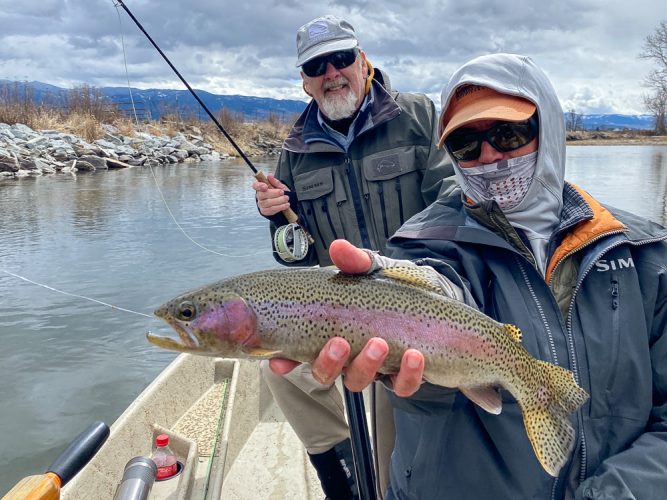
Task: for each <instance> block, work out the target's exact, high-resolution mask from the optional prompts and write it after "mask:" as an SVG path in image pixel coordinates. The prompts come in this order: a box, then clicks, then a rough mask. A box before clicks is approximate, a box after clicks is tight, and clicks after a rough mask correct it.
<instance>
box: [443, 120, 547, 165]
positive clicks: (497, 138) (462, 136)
mask: <svg viewBox="0 0 667 500" xmlns="http://www.w3.org/2000/svg"><path fill="white" fill-rule="evenodd" d="M538 133H539V125H538V120H537V113H535V114H534V115H533V116H531V117H530V118H528V119H527V120H524V121H521V122H500V123H496V124H495V125H494V126H493V127H491V128H490V129H488V130H479V131H478V130H471V129H466V128H461V129H458V130H455V131H454V132H452V133H451V134H449V136H447V139H445V147H446V148H447V151H449V154H450V155H452V157H454V158H455V159H456V160H458V161H471V160H476V159H477V158H479V155H480V153H481V152H482V143H483V142H484V141H486V142H488V143H489V144H491V146H493V148H494V149H496V150H498V151H500V152H501V153H507V152H508V151H514V150H515V149H519V148H522V147H523V146H525V145H526V144H528V143H529V142H530V141H532V140H533V139H535V137H537V134H538Z"/></svg>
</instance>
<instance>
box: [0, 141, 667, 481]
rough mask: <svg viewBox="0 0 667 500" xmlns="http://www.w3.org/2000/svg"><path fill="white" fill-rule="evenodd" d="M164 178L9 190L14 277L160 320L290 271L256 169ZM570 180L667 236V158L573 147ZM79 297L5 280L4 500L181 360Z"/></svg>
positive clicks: (62, 180) (0, 251)
mask: <svg viewBox="0 0 667 500" xmlns="http://www.w3.org/2000/svg"><path fill="white" fill-rule="evenodd" d="M257 165H258V166H260V167H262V168H263V169H264V170H265V171H270V170H272V168H273V165H272V164H269V163H263V162H257ZM154 172H155V178H153V175H152V173H151V170H150V169H147V168H133V169H128V170H119V171H109V172H97V173H93V174H81V175H78V176H76V177H74V176H69V175H65V174H58V175H54V176H48V177H41V178H23V179H18V180H5V181H0V270H4V271H9V272H11V273H15V274H17V275H20V276H22V277H24V278H27V279H30V280H32V281H35V282H38V283H41V284H45V285H48V286H49V287H52V288H56V289H59V290H63V291H66V292H68V293H70V294H73V295H76V296H85V297H88V298H93V299H95V300H98V301H101V302H105V303H108V304H113V305H115V306H117V307H119V308H127V309H130V310H133V311H137V312H141V313H145V314H150V313H151V312H152V310H153V308H154V307H155V306H157V305H159V304H160V303H162V302H163V301H165V300H166V299H169V298H171V297H172V296H173V295H175V294H177V293H179V292H182V291H184V290H186V289H188V288H193V287H195V286H199V285H202V284H204V283H207V282H210V281H213V280H215V279H218V278H223V277H225V276H229V275H232V274H237V273H242V272H249V271H254V270H260V269H266V268H270V267H277V264H276V263H275V261H274V260H273V258H272V256H271V248H270V244H269V239H268V229H267V223H266V222H265V221H264V220H263V219H262V218H261V217H260V216H259V215H258V214H257V211H256V209H255V203H254V196H253V191H252V190H251V189H250V184H251V182H252V176H251V172H250V170H249V169H248V168H247V166H245V164H242V163H240V162H221V163H202V164H190V165H177V166H175V165H172V166H168V167H159V168H156V169H155V170H154ZM567 178H568V179H569V180H571V181H573V182H575V183H577V184H579V185H580V186H582V187H583V188H585V189H587V190H588V191H589V192H590V193H591V194H593V195H594V196H596V197H597V198H599V199H600V200H601V201H604V202H607V203H610V204H613V205H615V206H617V207H619V208H623V209H626V210H630V211H634V212H637V213H639V214H642V215H644V216H646V217H649V218H651V219H653V220H655V221H657V222H660V223H662V224H665V223H667V147H664V146H663V147H653V146H633V147H620V146H619V147H615V146H613V147H612V146H577V147H568V169H567ZM163 197H164V198H163ZM167 207H168V208H167ZM169 210H170V211H171V212H172V213H173V219H175V221H176V222H174V220H173V219H172V218H171V216H170V213H169ZM176 223H178V225H180V226H181V227H182V228H183V230H184V231H185V232H186V233H187V234H188V235H189V236H190V237H191V238H192V239H193V240H194V241H195V242H196V243H197V244H199V245H202V246H204V247H206V248H209V249H210V250H212V251H213V252H217V253H212V252H210V251H206V250H204V249H202V248H201V247H200V246H197V245H196V244H195V243H193V242H191V241H190V240H188V239H187V237H186V236H185V235H184V234H183V232H181V231H180V229H179V227H178V225H177V224H176ZM73 295H64V294H62V293H58V292H56V291H54V290H51V289H48V288H44V287H41V286H38V285H35V284H31V283H28V282H25V281H23V280H21V279H19V278H16V277H14V276H10V275H8V274H6V273H4V272H0V352H1V353H2V356H1V358H0V359H1V360H2V362H1V363H0V402H1V404H0V451H1V453H0V494H3V493H4V492H5V491H7V490H8V489H9V488H10V487H11V486H12V485H13V484H14V483H15V482H16V481H18V480H19V479H20V478H21V477H23V476H25V475H29V474H34V473H39V472H41V471H42V470H43V469H44V468H46V467H47V466H48V465H49V464H50V462H51V461H52V460H53V459H54V458H55V457H56V456H57V455H58V454H59V453H60V452H61V451H62V450H63V449H64V448H65V447H66V446H67V444H68V443H69V441H70V440H71V439H72V438H73V437H74V436H76V435H77V434H78V433H79V432H80V431H82V430H83V429H84V428H86V427H87V426H88V425H89V424H90V423H91V422H92V421H94V420H103V421H105V422H107V423H108V424H111V423H112V422H113V421H114V420H115V419H116V417H118V415H120V413H122V411H123V410H124V409H125V407H126V406H127V405H128V404H129V403H130V402H131V401H132V400H133V399H134V398H135V397H136V396H137V395H138V394H139V393H140V392H141V391H142V390H143V389H144V388H145V387H146V386H147V385H148V384H149V383H150V381H151V380H152V379H153V378H154V377H155V376H156V375H157V374H158V373H159V372H160V371H161V370H162V369H163V368H164V367H165V366H166V365H167V364H168V363H169V362H170V361H171V360H172V359H173V358H174V357H175V355H174V354H172V353H169V352H167V351H162V350H160V349H157V348H153V347H151V346H150V345H149V344H148V343H147V342H146V340H145V338H144V333H145V332H146V331H147V330H149V329H150V330H154V331H163V332H164V333H167V327H166V326H164V327H163V326H162V324H161V322H159V321H157V320H154V319H152V318H148V317H144V316H140V315H136V314H131V313H128V312H124V311H122V310H120V309H112V308H111V307H107V306H104V305H101V304H99V303H96V302H91V301H88V300H85V299H82V298H80V297H76V296H73Z"/></svg>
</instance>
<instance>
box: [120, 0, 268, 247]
mask: <svg viewBox="0 0 667 500" xmlns="http://www.w3.org/2000/svg"><path fill="white" fill-rule="evenodd" d="M121 5H122V2H116V1H114V7H116V14H117V15H118V25H119V30H120V40H121V46H122V48H123V64H124V65H125V75H126V77H127V88H128V91H129V93H130V101H131V102H132V111H133V113H134V119H135V121H136V123H137V126H139V119H138V118H137V112H136V109H135V106H134V99H133V97H132V89H131V87H130V75H129V72H128V69H127V53H126V51H125V42H124V37H123V23H122V20H121V16H120V10H119V9H118V7H119V6H121ZM158 50H159V49H158ZM179 76H180V75H179ZM186 85H187V84H186ZM227 138H228V139H230V138H229V137H227ZM230 141H231V139H230ZM232 142H233V141H232ZM237 151H239V149H238V147H237ZM239 152H240V151H239ZM244 159H246V158H245V157H244ZM246 161H248V160H247V159H246ZM148 167H149V168H150V171H151V175H152V176H153V181H154V182H155V187H156V188H157V190H158V192H159V193H160V198H161V199H162V202H163V203H164V206H165V208H166V209H167V212H168V213H169V217H171V220H172V222H173V223H174V224H175V225H176V227H177V228H178V230H179V231H180V232H181V233H183V236H185V237H186V238H187V239H188V240H189V241H190V242H191V243H193V244H194V245H196V246H198V247H199V248H201V249H202V250H204V251H206V252H210V253H212V254H215V255H219V256H220V257H228V258H235V259H238V258H243V257H252V256H255V255H262V254H264V253H265V252H255V253H244V254H241V255H232V254H226V253H222V252H218V251H216V250H213V249H211V248H208V247H206V246H204V245H202V244H200V243H198V242H197V241H195V240H194V239H193V238H192V237H191V236H190V235H189V234H188V233H187V232H186V231H185V229H183V226H181V225H180V224H179V223H178V221H177V220H176V217H174V214H173V212H172V211H171V209H170V208H169V204H168V203H167V199H166V198H165V196H164V193H163V192H162V189H160V184H159V182H158V179H157V177H156V175H155V172H154V171H153V167H152V165H150V164H149V165H148ZM251 168H252V169H253V171H254V172H256V169H255V167H254V166H251Z"/></svg>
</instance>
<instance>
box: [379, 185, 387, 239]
mask: <svg viewBox="0 0 667 500" xmlns="http://www.w3.org/2000/svg"><path fill="white" fill-rule="evenodd" d="M378 196H379V197H380V210H381V211H382V226H383V227H384V237H385V238H389V228H388V227H387V211H386V209H385V208H386V207H385V205H384V188H383V187H382V181H380V182H378Z"/></svg>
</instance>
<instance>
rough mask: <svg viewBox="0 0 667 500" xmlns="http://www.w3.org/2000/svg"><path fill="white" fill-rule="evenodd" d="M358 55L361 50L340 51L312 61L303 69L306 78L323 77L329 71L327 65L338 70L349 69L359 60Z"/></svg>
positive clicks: (302, 67) (304, 64) (304, 65)
mask: <svg viewBox="0 0 667 500" xmlns="http://www.w3.org/2000/svg"><path fill="white" fill-rule="evenodd" d="M357 55H359V49H350V50H339V51H338V52H332V53H331V54H327V55H324V56H320V57H316V58H315V59H311V60H310V61H308V62H305V63H303V65H302V66H301V69H302V70H303V72H304V73H305V75H306V76H309V77H311V78H314V77H316V76H322V75H323V74H324V73H325V72H326V71H327V64H329V63H331V65H332V66H333V67H334V68H336V69H343V68H347V67H348V66H349V65H350V64H352V63H353V62H354V61H356V60H357Z"/></svg>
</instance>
